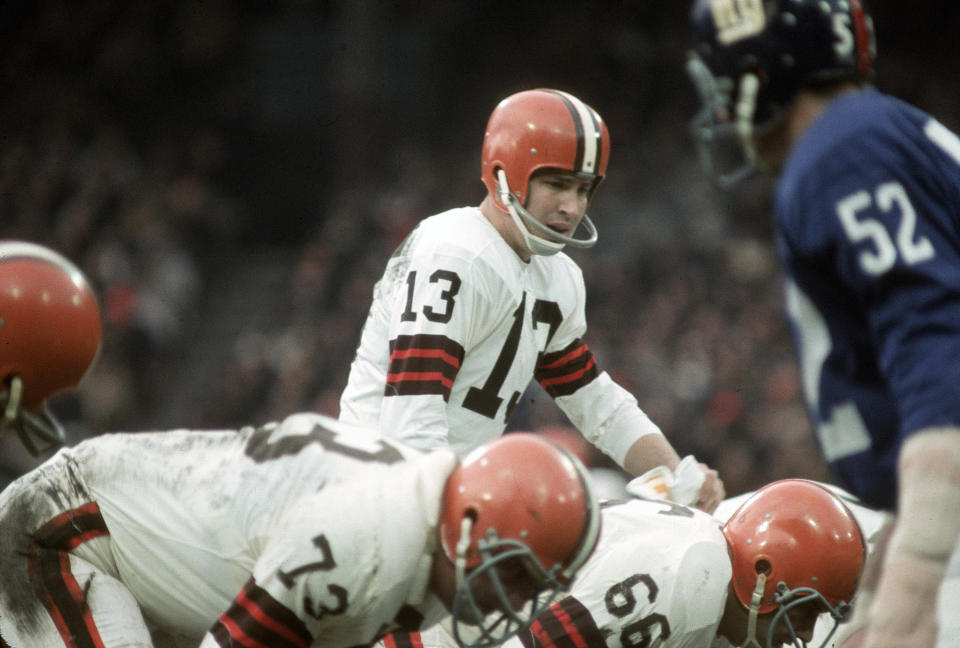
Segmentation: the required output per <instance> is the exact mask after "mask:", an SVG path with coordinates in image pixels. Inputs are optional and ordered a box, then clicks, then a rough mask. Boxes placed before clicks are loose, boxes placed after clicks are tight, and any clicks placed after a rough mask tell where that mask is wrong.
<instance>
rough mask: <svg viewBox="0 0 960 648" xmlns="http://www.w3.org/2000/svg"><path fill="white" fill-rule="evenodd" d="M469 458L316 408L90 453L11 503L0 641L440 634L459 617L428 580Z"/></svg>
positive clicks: (42, 473)
mask: <svg viewBox="0 0 960 648" xmlns="http://www.w3.org/2000/svg"><path fill="white" fill-rule="evenodd" d="M405 459H406V460H405ZM455 464H456V457H455V455H454V454H453V453H452V452H451V451H449V450H444V451H439V452H436V453H432V454H429V455H422V454H420V453H418V452H415V451H411V450H408V449H406V448H403V447H401V446H400V445H398V444H394V443H390V442H386V441H383V440H381V439H380V438H379V437H378V436H373V435H370V434H368V433H366V432H364V431H361V430H355V429H352V428H351V427H350V426H348V425H346V424H344V423H341V422H338V421H336V420H333V419H329V418H326V417H322V416H319V415H313V414H298V415H293V416H291V417H289V418H287V419H285V420H284V421H283V422H282V423H280V424H279V425H269V426H265V427H260V428H253V427H249V428H244V429H242V430H240V431H187V430H181V431H170V432H156V433H153V432H145V433H137V434H108V435H103V436H100V437H96V438H93V439H90V440H87V441H84V442H83V443H80V444H79V445H77V446H76V447H73V448H67V449H63V450H61V451H59V452H58V453H57V454H56V455H55V456H54V457H53V458H51V459H50V460H49V461H47V462H46V463H45V464H44V465H42V466H41V467H40V468H38V469H37V470H35V471H33V472H31V473H30V474H28V475H26V476H24V477H22V478H20V479H19V480H17V481H15V482H14V483H13V484H11V485H10V486H9V487H8V488H7V489H6V490H5V491H4V493H3V494H2V497H0V573H2V574H3V578H0V633H2V635H3V637H4V638H5V639H6V640H7V642H8V643H9V644H10V645H11V646H16V647H17V648H34V647H35V648H51V647H54V646H71V647H72V646H78V647H90V648H97V647H103V646H108V647H109V646H116V645H124V646H152V645H153V644H152V643H151V636H150V635H151V631H152V630H155V631H157V632H158V633H162V634H164V635H165V636H171V637H174V638H176V639H178V640H180V641H181V643H179V645H191V646H197V645H198V644H199V645H201V646H203V648H214V647H217V646H219V647H222V648H226V647H227V646H258V645H269V646H278V647H296V646H300V647H304V648H305V647H307V646H313V647H323V646H352V645H359V644H366V643H369V642H371V641H373V640H374V639H376V638H377V637H378V636H380V635H381V634H383V633H384V632H385V631H388V630H391V629H394V630H395V629H401V628H406V629H408V630H412V629H416V628H425V627H428V626H429V625H431V624H432V623H434V622H436V621H437V620H438V619H439V618H441V617H442V616H444V615H445V614H446V610H445V608H444V606H443V605H442V604H441V603H440V601H439V600H437V599H436V598H435V597H433V596H432V595H430V594H429V593H427V594H425V593H424V591H423V588H422V587H418V586H416V585H415V584H414V583H417V582H420V583H425V580H426V579H425V578H422V577H423V576H425V574H424V573H422V570H424V569H429V564H430V562H429V560H425V556H429V555H430V553H431V551H432V550H431V547H432V546H433V543H434V537H433V536H434V534H435V533H436V532H435V524H436V519H437V515H438V510H439V506H440V500H441V492H442V488H443V485H444V483H445V481H446V479H447V477H448V476H449V474H450V473H451V472H452V470H453V469H454V466H455ZM418 590H419V591H418ZM201 641H202V643H201Z"/></svg>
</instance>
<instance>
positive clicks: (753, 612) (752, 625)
mask: <svg viewBox="0 0 960 648" xmlns="http://www.w3.org/2000/svg"><path fill="white" fill-rule="evenodd" d="M766 585H767V575H766V574H764V573H763V572H760V573H758V574H757V586H756V587H755V588H753V596H752V597H751V598H750V613H749V615H748V617H747V638H746V640H745V641H744V642H743V648H763V645H762V644H761V643H760V642H759V641H757V613H758V612H759V611H760V605H761V603H763V590H764V588H765V587H766Z"/></svg>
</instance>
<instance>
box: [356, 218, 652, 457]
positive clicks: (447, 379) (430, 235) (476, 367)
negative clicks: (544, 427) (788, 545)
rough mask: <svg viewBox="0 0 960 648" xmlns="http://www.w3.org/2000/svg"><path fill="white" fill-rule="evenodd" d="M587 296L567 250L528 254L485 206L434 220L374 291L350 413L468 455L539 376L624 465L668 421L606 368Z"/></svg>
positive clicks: (413, 440)
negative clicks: (589, 340) (592, 334)
mask: <svg viewBox="0 0 960 648" xmlns="http://www.w3.org/2000/svg"><path fill="white" fill-rule="evenodd" d="M584 302H585V287H584V282H583V275H582V273H581V271H580V268H579V267H578V266H577V265H576V264H575V263H574V262H573V260H571V259H570V258H569V257H568V256H567V255H565V254H563V253H558V254H555V255H553V256H539V255H534V256H533V257H532V258H531V259H530V261H529V262H525V261H523V260H522V259H521V258H520V257H519V256H518V255H517V254H516V252H514V251H513V249H512V248H511V247H510V246H509V245H508V244H507V243H506V241H504V239H503V237H502V236H500V234H499V233H498V232H497V230H496V229H494V227H493V226H492V225H491V224H490V222H489V221H488V220H487V219H486V218H485V217H484V216H483V214H482V213H481V211H480V209H479V208H477V207H464V208H459V209H452V210H450V211H447V212H444V213H442V214H438V215H436V216H432V217H430V218H427V219H425V220H424V221H422V222H421V223H420V225H419V226H418V227H417V228H416V229H415V230H414V231H413V232H412V233H411V234H410V235H409V236H408V237H407V239H406V240H405V241H404V242H403V243H402V244H401V245H400V247H399V248H398V249H397V251H396V252H395V253H394V255H393V257H392V258H391V259H390V261H389V262H388V264H387V268H386V271H385V272H384V275H383V277H382V278H381V279H380V281H379V282H378V283H377V285H376V287H375V288H374V295H373V304H372V306H371V308H370V312H369V315H368V318H367V321H366V324H365V326H364V329H363V334H362V336H361V340H360V344H359V347H358V349H357V355H356V358H355V359H354V361H353V364H352V366H351V369H350V377H349V381H348V384H347V387H346V389H345V390H344V392H343V395H342V397H341V401H340V417H341V419H343V420H347V421H352V422H358V423H363V424H365V425H372V426H377V427H379V428H380V429H381V430H382V431H383V433H384V434H385V435H388V436H391V437H396V438H399V439H402V440H404V441H407V442H408V443H410V444H412V445H414V446H416V447H420V448H435V447H439V446H444V445H449V446H450V447H452V448H453V449H454V450H455V451H456V452H457V453H458V454H460V455H461V456H462V455H463V454H465V453H466V452H467V451H469V450H471V449H473V448H475V447H476V446H478V445H480V444H481V443H483V442H485V441H489V440H490V439H492V438H495V437H497V436H499V435H500V434H501V433H502V432H503V431H504V428H505V427H506V424H507V421H508V420H509V418H510V415H511V413H512V412H513V409H514V407H516V405H517V402H518V401H519V399H520V397H521V395H522V394H523V393H524V391H525V390H526V389H527V387H528V385H529V384H530V381H531V379H535V380H537V381H538V382H539V384H540V385H541V386H542V387H543V388H544V390H546V392H547V393H548V394H549V395H550V396H551V397H553V398H554V399H555V401H556V402H557V404H558V405H559V406H560V408H561V409H562V410H563V411H564V412H565V413H566V414H567V416H568V417H569V418H570V420H571V421H572V422H573V423H574V425H576V426H577V427H578V428H579V429H580V430H581V431H582V432H583V433H584V436H585V437H586V438H587V439H588V440H590V441H591V442H592V443H594V444H595V445H597V446H598V447H599V448H601V449H602V450H604V451H605V452H606V453H607V454H609V455H610V456H612V457H613V458H614V459H616V460H617V461H619V462H620V463H622V461H623V457H624V456H625V455H626V452H627V450H628V449H629V448H630V446H631V445H632V444H633V442H634V441H636V439H638V438H639V437H640V436H642V435H643V434H646V433H650V432H655V433H659V429H658V428H657V427H656V426H655V425H654V424H653V423H652V422H651V421H650V420H649V418H647V416H646V415H645V414H644V413H643V412H642V411H641V410H640V408H639V407H638V406H637V402H636V399H634V398H633V396H632V395H630V394H629V393H628V392H627V391H626V390H624V389H623V388H621V387H619V386H618V385H617V384H616V383H614V382H613V380H611V378H610V377H609V375H608V374H607V373H606V372H603V371H601V370H600V369H599V368H598V367H597V363H596V360H595V358H594V356H593V354H592V353H591V351H590V348H589V347H588V346H587V344H586V343H585V342H584V341H583V335H584V332H585V331H586V328H587V325H586V318H585V313H584Z"/></svg>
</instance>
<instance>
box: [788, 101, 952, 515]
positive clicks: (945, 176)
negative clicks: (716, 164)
mask: <svg viewBox="0 0 960 648" xmlns="http://www.w3.org/2000/svg"><path fill="white" fill-rule="evenodd" d="M775 218H776V221H777V229H778V236H777V242H778V246H779V250H780V254H781V256H782V259H783V262H784V266H785V270H786V273H787V276H788V282H787V309H788V312H789V314H790V317H791V320H792V324H793V331H794V335H795V341H796V345H797V350H798V353H799V358H800V363H799V364H800V368H801V371H802V374H803V384H804V390H805V394H806V397H807V401H808V405H809V407H810V410H811V414H812V417H813V420H814V422H815V424H816V433H817V439H818V441H819V444H820V447H821V449H822V451H823V454H824V457H825V458H826V460H827V461H828V462H829V464H830V467H831V469H832V470H833V471H834V473H835V474H836V476H837V477H838V478H839V479H840V480H841V481H842V483H843V484H844V485H845V486H846V487H847V488H848V489H849V490H850V491H851V492H852V493H853V494H854V495H856V496H857V497H859V498H860V499H862V500H863V501H864V502H865V503H867V504H870V505H873V506H879V507H883V508H886V509H888V510H892V509H893V507H894V505H895V497H896V458H897V455H898V453H899V449H900V446H901V445H902V443H903V441H904V440H905V439H906V438H907V437H908V436H909V435H910V434H911V433H913V432H915V431H917V430H920V429H922V428H926V427H931V426H940V425H960V140H958V139H957V137H956V136H955V135H954V134H953V133H951V132H950V131H948V130H947V129H946V128H944V127H943V126H942V125H941V124H940V123H938V122H937V121H936V120H934V119H933V118H931V117H930V116H929V115H927V114H925V113H923V112H922V111H920V110H918V109H916V108H914V107H911V106H909V105H907V104H905V103H903V102H901V101H899V100H897V99H895V98H893V97H889V96H886V95H883V94H881V93H879V92H877V91H876V90H873V89H865V90H862V91H859V92H854V93H851V94H848V95H843V96H841V97H840V98H838V99H835V100H834V101H833V102H832V103H831V104H830V105H829V106H828V107H827V109H826V110H825V111H824V113H823V114H822V115H821V116H820V117H819V118H818V119H817V121H816V122H814V123H813V124H812V125H811V127H810V128H809V129H808V130H807V132H806V133H805V134H804V135H803V136H802V138H801V139H800V140H799V141H798V142H797V144H796V145H795V147H794V150H793V151H792V153H791V154H790V156H789V159H788V160H787V163H786V166H785V169H784V172H783V174H782V177H781V180H780V183H779V185H778V188H777V192H776V198H775Z"/></svg>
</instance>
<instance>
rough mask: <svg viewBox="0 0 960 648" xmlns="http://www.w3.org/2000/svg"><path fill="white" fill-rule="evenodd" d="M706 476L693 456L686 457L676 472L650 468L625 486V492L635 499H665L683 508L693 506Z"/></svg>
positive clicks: (664, 468)
mask: <svg viewBox="0 0 960 648" xmlns="http://www.w3.org/2000/svg"><path fill="white" fill-rule="evenodd" d="M705 480H706V475H705V474H704V472H703V471H702V470H700V463H699V462H698V461H697V460H696V458H695V457H694V456H693V455H687V456H686V457H684V458H683V459H682V460H681V461H680V463H679V464H677V469H676V470H670V469H669V468H667V467H666V466H657V467H656V468H651V469H650V470H648V471H647V472H645V473H643V474H642V475H640V476H639V477H636V478H634V479H632V480H630V482H629V483H628V484H627V492H628V493H630V494H631V495H633V496H635V497H645V498H648V499H665V500H669V501H671V502H676V503H677V504H682V505H684V506H695V505H696V504H697V501H698V500H699V499H700V489H701V488H703V482H704V481H705Z"/></svg>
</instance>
